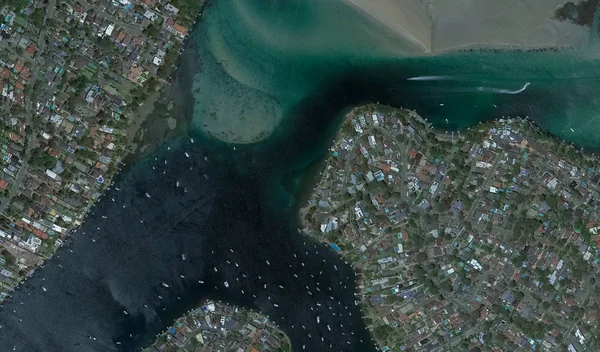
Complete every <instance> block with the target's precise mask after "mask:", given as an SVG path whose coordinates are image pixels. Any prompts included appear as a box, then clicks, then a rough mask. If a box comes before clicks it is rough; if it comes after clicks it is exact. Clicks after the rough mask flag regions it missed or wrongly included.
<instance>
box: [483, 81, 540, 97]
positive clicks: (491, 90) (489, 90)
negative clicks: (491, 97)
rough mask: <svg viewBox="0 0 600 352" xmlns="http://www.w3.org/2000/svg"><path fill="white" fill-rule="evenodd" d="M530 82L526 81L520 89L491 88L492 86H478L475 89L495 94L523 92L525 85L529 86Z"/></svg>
mask: <svg viewBox="0 0 600 352" xmlns="http://www.w3.org/2000/svg"><path fill="white" fill-rule="evenodd" d="M530 84H531V83H529V82H527V83H525V85H524V86H523V87H522V88H521V89H517V90H510V89H502V88H492V87H479V88H477V90H479V91H480V92H486V93H496V94H519V93H523V92H524V91H525V89H527V87H529V85H530Z"/></svg>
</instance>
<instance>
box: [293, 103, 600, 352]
mask: <svg viewBox="0 0 600 352" xmlns="http://www.w3.org/2000/svg"><path fill="white" fill-rule="evenodd" d="M440 127H443V126H440ZM597 165H598V160H597V159H596V158H595V157H592V156H586V155H584V154H582V153H581V152H580V151H578V150H576V149H575V147H573V146H571V145H567V144H565V143H563V142H560V141H557V140H556V139H554V138H553V137H551V136H549V135H548V134H545V133H542V132H540V131H539V130H538V129H537V128H536V126H535V125H533V124H532V123H531V122H530V121H529V120H527V119H524V118H502V119H499V120H496V121H489V122H485V123H480V124H478V125H475V126H473V127H472V128H470V129H468V130H466V131H462V132H460V133H458V132H451V131H446V132H444V131H443V130H442V131H440V130H438V131H434V129H433V128H432V127H431V126H430V125H428V124H427V122H426V121H425V120H423V119H422V118H421V117H419V116H418V115H417V114H416V113H415V112H414V111H410V110H404V109H395V108H391V107H387V106H380V105H375V104H373V105H367V106H362V107H358V108H355V109H354V110H352V111H351V112H350V113H349V114H348V116H347V118H346V120H345V121H344V122H343V124H342V126H341V128H340V131H339V133H338V136H337V138H336V140H335V142H334V143H333V145H332V146H331V149H330V150H329V157H328V159H327V162H326V166H325V168H324V170H323V172H322V178H321V180H320V182H318V185H317V186H316V188H315V189H314V191H313V192H312V194H311V196H310V200H309V202H308V204H307V205H306V206H305V207H304V208H302V209H301V211H300V217H301V221H302V222H303V224H304V229H303V232H304V233H305V234H306V235H308V236H311V237H313V238H314V239H316V240H318V241H320V242H323V243H325V244H326V245H327V246H328V247H330V248H331V250H333V251H335V252H337V253H338V254H339V255H340V256H342V257H343V258H344V259H345V260H346V261H347V262H348V263H350V264H351V265H353V266H354V268H355V269H356V271H357V273H358V280H359V282H357V286H358V287H359V289H360V292H361V293H360V296H361V302H362V308H363V313H364V320H365V323H366V326H367V327H368V328H369V330H370V331H371V332H372V334H373V336H374V338H375V340H376V342H377V345H378V346H379V348H380V349H381V350H382V351H403V350H421V349H422V350H430V351H467V350H468V351H484V350H485V351H508V350H518V349H519V348H523V349H534V348H535V349H536V350H541V351H556V350H569V351H582V350H594V349H597V348H598V342H599V341H598V338H597V337H596V336H595V335H594V333H593V331H595V329H596V327H597V324H598V318H597V315H598V312H599V311H600V305H599V300H598V298H597V297H598V295H599V294H600V287H599V286H598V285H597V282H600V281H598V280H599V279H600V277H598V274H597V273H598V272H600V270H599V269H600V264H599V262H600V251H599V250H598V248H600V234H598V230H599V229H600V226H599V225H598V223H599V221H600V212H599V209H598V205H597V199H598V197H599V194H598V192H599V189H600V188H599V186H598V185H599V184H600V170H598V169H597Z"/></svg>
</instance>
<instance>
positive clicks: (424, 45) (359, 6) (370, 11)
mask: <svg viewBox="0 0 600 352" xmlns="http://www.w3.org/2000/svg"><path fill="white" fill-rule="evenodd" d="M344 2H345V3H346V4H348V5H350V6H351V7H353V8H354V9H356V10H357V11H360V12H362V13H363V14H364V15H366V16H368V17H370V18H371V19H373V20H375V21H376V22H378V23H379V24H381V25H382V26H384V27H385V28H387V29H389V30H391V31H392V32H394V33H396V34H398V35H400V36H401V37H403V38H404V39H405V40H406V41H408V42H409V43H411V44H412V45H414V46H416V47H418V48H419V49H421V50H423V53H424V54H431V53H432V50H431V49H432V38H433V23H432V22H431V16H430V15H429V13H427V10H426V9H423V8H421V4H420V3H419V2H411V4H407V6H406V7H412V8H411V9H404V8H403V9H402V10H398V11H394V9H395V5H394V4H387V6H386V8H387V10H390V13H387V11H386V12H384V13H380V14H378V12H379V11H377V10H376V9H374V8H370V7H368V6H369V5H368V4H369V2H368V0H367V1H363V0H344ZM361 2H362V3H361ZM365 2H366V3H367V4H365ZM380 5H381V4H380ZM375 6H377V5H375ZM384 6H385V5H384ZM416 7H419V8H421V10H423V11H424V12H426V13H421V14H419V13H418V11H417V9H416ZM404 11H406V12H408V13H409V14H408V15H407V17H408V18H403V20H410V19H409V18H411V17H420V19H419V20H416V21H417V22H418V23H419V24H420V23H421V21H422V20H423V19H424V16H423V15H426V16H427V17H428V18H429V20H430V23H429V26H428V28H427V30H428V33H419V34H421V35H420V36H423V37H427V38H428V39H427V42H424V41H423V39H418V38H417V37H415V35H413V34H412V33H411V32H410V31H409V30H407V29H406V28H404V27H403V26H402V25H401V24H398V25H394V24H392V23H391V21H392V19H391V18H385V17H386V16H385V15H387V16H390V17H392V16H394V15H403V14H404ZM391 12H394V13H393V14H392V13H391ZM394 20H395V18H394ZM423 30H425V29H423V28H421V31H423Z"/></svg>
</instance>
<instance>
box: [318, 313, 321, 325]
mask: <svg viewBox="0 0 600 352" xmlns="http://www.w3.org/2000/svg"><path fill="white" fill-rule="evenodd" d="M320 322H321V318H319V316H318V315H317V324H319V323H320Z"/></svg>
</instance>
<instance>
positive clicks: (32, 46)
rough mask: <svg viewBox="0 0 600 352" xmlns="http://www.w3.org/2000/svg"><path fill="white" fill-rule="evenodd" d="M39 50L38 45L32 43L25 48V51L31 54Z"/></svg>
mask: <svg viewBox="0 0 600 352" xmlns="http://www.w3.org/2000/svg"><path fill="white" fill-rule="evenodd" d="M36 50H37V46H35V44H33V43H31V44H29V46H28V47H27V48H26V49H25V52H26V53H27V54H29V55H33V54H34V53H35V52H36Z"/></svg>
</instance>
